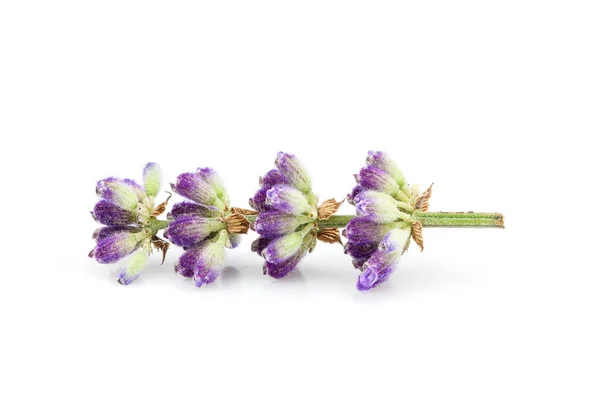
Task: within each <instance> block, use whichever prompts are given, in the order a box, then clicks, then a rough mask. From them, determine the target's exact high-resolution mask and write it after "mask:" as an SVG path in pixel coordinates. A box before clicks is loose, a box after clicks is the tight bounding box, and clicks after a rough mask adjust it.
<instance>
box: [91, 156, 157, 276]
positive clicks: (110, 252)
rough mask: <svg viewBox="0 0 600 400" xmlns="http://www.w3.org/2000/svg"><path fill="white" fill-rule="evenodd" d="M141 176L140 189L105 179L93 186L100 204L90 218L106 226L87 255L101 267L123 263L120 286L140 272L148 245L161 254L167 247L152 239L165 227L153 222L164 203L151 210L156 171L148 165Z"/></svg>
mask: <svg viewBox="0 0 600 400" xmlns="http://www.w3.org/2000/svg"><path fill="white" fill-rule="evenodd" d="M143 176H144V185H143V186H141V185H139V184H138V183H136V182H135V181H133V180H131V179H119V178H106V179H103V180H101V181H99V182H98V184H97V185H96V193H97V194H98V197H100V201H98V203H96V205H95V207H94V210H93V211H92V213H91V214H92V217H93V218H94V219H95V220H96V221H97V222H99V223H101V224H103V225H106V226H105V227H103V228H100V229H98V230H96V232H94V236H93V238H94V239H95V240H96V246H95V247H94V249H93V250H92V251H91V252H90V254H89V255H90V257H93V258H95V259H96V260H97V261H98V262H99V263H101V264H110V263H115V262H118V261H120V260H123V263H122V266H121V269H120V272H119V280H118V282H119V283H121V284H123V285H128V284H130V283H131V282H133V281H134V280H135V279H136V278H137V277H138V276H139V275H140V273H141V272H142V271H143V269H144V268H145V266H146V262H147V259H148V255H149V254H150V253H152V245H154V246H155V247H156V248H159V249H161V250H163V252H166V250H167V248H168V243H166V242H164V241H162V240H161V239H159V238H158V237H157V236H156V234H157V232H158V230H160V229H163V228H164V227H166V223H165V221H159V220H157V219H156V216H158V215H159V214H160V213H162V211H164V209H165V207H166V201H165V202H164V203H162V204H160V205H157V206H155V197H156V195H157V194H158V191H159V190H160V183H161V171H160V167H159V166H158V165H157V164H155V163H148V164H147V165H146V166H145V167H144V173H143ZM167 200H168V199H167ZM163 256H164V254H163Z"/></svg>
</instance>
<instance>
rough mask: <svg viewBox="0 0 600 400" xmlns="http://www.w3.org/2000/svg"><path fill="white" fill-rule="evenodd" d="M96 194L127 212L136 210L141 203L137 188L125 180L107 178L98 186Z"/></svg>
mask: <svg viewBox="0 0 600 400" xmlns="http://www.w3.org/2000/svg"><path fill="white" fill-rule="evenodd" d="M96 194H98V196H99V197H100V198H102V199H104V200H106V201H109V202H111V203H113V204H114V205H116V206H117V207H120V208H122V209H125V210H131V211H133V210H135V209H136V208H137V205H138V203H139V199H138V196H137V194H136V190H135V187H134V186H132V185H131V183H130V182H127V181H125V180H123V179H118V178H106V179H103V180H101V181H99V182H98V184H97V185H96Z"/></svg>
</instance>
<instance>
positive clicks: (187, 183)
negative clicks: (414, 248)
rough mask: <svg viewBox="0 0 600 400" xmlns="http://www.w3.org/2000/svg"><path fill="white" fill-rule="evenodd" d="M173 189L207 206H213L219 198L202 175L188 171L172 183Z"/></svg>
mask: <svg viewBox="0 0 600 400" xmlns="http://www.w3.org/2000/svg"><path fill="white" fill-rule="evenodd" d="M171 187H172V188H173V191H175V192H176V193H178V194H180V195H181V196H183V197H186V198H188V199H190V200H193V201H195V202H196V203H200V204H202V205H205V206H211V205H213V204H214V202H215V200H216V199H217V193H216V192H215V190H214V189H213V188H212V187H211V186H210V184H208V183H207V182H206V181H205V180H204V179H203V178H202V177H201V176H200V175H198V174H195V173H192V172H186V173H183V174H181V175H179V176H178V177H177V182H176V183H175V184H171Z"/></svg>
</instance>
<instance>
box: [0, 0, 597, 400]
mask: <svg viewBox="0 0 600 400" xmlns="http://www.w3.org/2000/svg"><path fill="white" fill-rule="evenodd" d="M599 20H600V13H599V10H598V4H597V2H594V1H588V2H585V1H523V0H519V1H503V2H482V1H460V0H459V1H451V2H449V1H427V2H419V1H417V2H397V1H391V2H381V1H372V2H357V1H340V2H334V1H323V0H321V1H303V2H295V3H293V2H285V1H272V2H264V1H259V2H256V1H253V2H250V1H244V2H230V1H226V2H225V1H220V2H189V3H185V2H157V1H140V2H132V1H124V0H119V1H103V2H84V1H53V2H50V1H40V2H33V1H2V2H1V3H0V133H1V136H2V145H1V146H2V155H1V157H0V163H1V164H2V177H3V182H2V185H1V187H2V194H1V196H0V202H1V203H2V204H1V206H2V210H3V211H4V213H3V219H2V221H3V224H2V230H1V232H2V233H1V235H2V241H1V242H2V245H3V246H2V249H1V251H2V261H3V262H2V270H1V271H2V272H1V276H0V310H1V315H0V318H1V322H0V324H1V326H2V327H1V328H0V338H1V340H0V368H1V370H2V371H1V375H0V381H1V384H0V398H3V399H21V398H48V397H56V398H64V399H71V398H74V399H91V398H98V399H120V398H127V399H134V398H143V399H154V398H157V399H178V400H179V399H185V398H206V399H213V398H236V399H240V398H242V399H243V398H257V399H258V398H260V399H267V398H276V399H287V398H302V399H311V398H329V399H334V398H340V399H349V398H369V399H378V398H400V397H401V396H402V397H403V398H408V399H419V398H432V399H442V398H463V399H466V398H473V399H475V398H476V399H482V398H483V399H487V398H503V399H506V398H528V399H529V398H543V397H545V398H548V397H556V398H565V399H566V398H576V399H586V398H589V399H597V398H598V397H599V396H600V384H599V381H598V377H599V375H600V366H599V357H600V345H599V340H600V328H599V327H598V320H599V307H598V305H599V304H600V279H599V278H600V271H599V269H598V268H599V265H600V263H599V262H598V256H597V247H598V233H597V232H598V230H597V225H598V224H599V223H600V221H599V220H598V217H597V216H596V214H595V213H596V212H597V209H598V204H599V203H598V200H599V196H598V171H599V170H600V168H599V165H598V161H597V157H598V155H597V153H598V145H597V144H595V142H592V140H593V139H595V138H597V136H598V134H599V133H600V130H599V128H600V124H599V113H598V112H599V110H600V108H599V106H600V95H599V93H600V78H599V76H600V56H599V49H600V47H599V45H600V40H599V39H600V28H599V26H600V25H599V23H598V21H599ZM370 149H381V150H386V151H388V152H389V153H390V154H392V155H393V156H394V158H395V159H396V160H397V162H398V164H399V165H400V166H401V167H402V168H403V170H404V172H405V174H406V176H407V177H408V179H409V180H410V182H414V183H420V184H422V185H423V186H426V185H428V184H429V183H431V182H435V185H434V195H433V198H432V201H431V209H432V210H443V211H454V210H464V211H467V210H473V211H501V212H503V213H504V214H505V217H506V229H505V230H435V229H430V230H426V231H425V232H424V236H425V251H424V252H423V253H419V251H418V250H417V248H416V247H414V246H413V247H411V250H410V251H409V252H408V253H407V254H406V255H405V257H403V260H402V263H401V265H400V267H399V269H398V270H397V271H396V272H395V273H394V275H393V276H392V278H391V280H390V281H389V282H387V283H386V284H385V285H382V286H381V287H379V288H377V289H376V290H373V291H371V292H367V293H359V292H358V291H356V289H355V281H356V277H357V272H356V271H355V270H354V269H353V268H352V265H351V263H350V258H349V257H348V256H346V255H344V254H343V253H342V251H341V247H339V246H334V245H326V244H319V245H318V246H317V249H316V250H315V252H314V253H313V254H311V255H310V256H309V257H307V258H305V259H304V261H303V262H302V263H301V265H300V267H299V268H298V271H297V272H295V273H293V274H292V275H291V276H289V277H287V278H286V279H284V280H281V281H274V280H272V279H271V278H269V277H264V276H262V274H261V265H262V261H261V259H260V258H259V257H258V256H256V255H255V254H253V253H251V252H250V251H249V245H250V242H251V241H252V240H253V239H254V237H255V234H251V235H250V237H248V238H247V239H245V241H244V243H243V244H242V245H241V246H240V247H239V248H238V249H237V250H235V251H230V252H228V257H229V258H228V260H227V262H228V265H230V266H231V268H228V269H227V271H226V273H225V274H224V276H223V277H222V279H220V280H219V281H218V282H217V283H215V284H214V285H212V286H211V287H204V288H201V289H197V288H196V287H194V285H193V284H192V283H191V282H190V281H186V280H185V279H183V278H181V277H180V276H178V275H176V274H174V273H173V271H172V265H173V262H174V261H175V260H176V259H177V257H178V256H179V255H180V254H181V249H178V248H175V247H173V248H172V251H171V252H170V253H169V255H168V257H167V261H166V263H165V265H163V266H160V265H159V257H158V256H155V257H153V258H152V261H151V265H149V267H148V269H147V271H146V273H145V274H144V275H143V276H142V277H141V278H140V279H139V280H138V281H136V282H135V283H134V284H132V285H130V286H129V287H122V286H120V285H118V284H117V283H116V272H115V271H116V266H106V265H99V264H96V263H95V262H94V261H93V260H90V259H88V258H87V253H88V251H89V250H90V249H91V248H92V247H93V241H92V240H91V234H92V231H93V230H94V229H95V228H96V227H97V225H96V224H95V223H94V221H93V220H92V219H91V218H90V216H89V211H90V210H91V209H92V207H93V205H94V203H95V201H96V198H95V195H94V186H95V182H96V181H97V180H98V179H101V178H104V177H107V176H111V175H117V176H121V177H131V178H135V179H139V178H140V177H141V169H142V167H143V165H144V164H145V163H146V162H148V161H156V162H158V163H160V164H161V165H162V167H163V169H164V174H165V178H166V180H167V182H169V181H171V182H172V181H173V180H174V178H175V177H176V176H177V175H178V174H179V173H181V172H185V171H191V170H194V169H195V168H196V167H199V166H212V167H214V168H216V169H217V170H218V171H219V172H220V173H221V175H222V176H223V178H224V179H225V180H226V182H227V185H228V188H229V191H230V194H231V197H232V200H233V203H234V204H235V205H239V206H246V205H247V203H246V201H247V198H248V197H250V196H251V195H252V194H253V192H254V191H255V189H256V187H257V178H258V176H259V175H261V174H263V173H264V172H266V171H267V170H268V169H270V168H271V166H272V162H273V160H274V159H275V155H276V153H277V151H279V150H285V151H288V152H292V153H295V154H296V155H297V156H298V157H299V158H300V159H301V160H303V161H304V163H305V164H306V166H307V168H308V169H309V171H310V173H311V175H312V178H313V182H314V190H315V192H316V193H318V194H320V195H321V198H322V199H325V198H329V197H333V196H334V197H337V198H338V199H339V198H343V197H344V196H345V195H346V193H347V192H348V191H349V190H350V189H351V188H352V186H353V183H354V182H353V178H352V174H353V173H355V172H356V171H358V169H359V168H360V167H361V165H362V164H363V163H364V158H365V156H366V152H367V150H370ZM175 200H176V199H175ZM342 211H343V212H344V213H352V212H353V210H352V207H351V206H349V205H347V204H346V205H344V208H343V210H342Z"/></svg>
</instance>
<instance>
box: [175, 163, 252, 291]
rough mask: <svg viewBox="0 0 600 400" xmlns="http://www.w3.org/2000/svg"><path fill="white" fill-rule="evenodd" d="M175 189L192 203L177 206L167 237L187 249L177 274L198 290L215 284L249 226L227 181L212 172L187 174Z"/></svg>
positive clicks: (199, 171) (203, 170)
mask: <svg viewBox="0 0 600 400" xmlns="http://www.w3.org/2000/svg"><path fill="white" fill-rule="evenodd" d="M171 187H172V189H173V191H174V192H176V193H178V194H180V195H181V196H183V197H185V198H187V199H189V200H191V201H183V202H180V203H177V204H175V205H174V206H173V209H172V210H171V212H170V213H169V215H168V218H169V219H170V220H171V221H172V222H171V223H170V224H169V228H168V229H167V231H166V233H165V237H167V238H168V239H169V240H170V241H171V242H173V243H174V244H175V245H177V246H181V247H183V248H184V249H185V253H183V255H182V256H181V257H180V258H179V261H178V263H177V264H176V265H175V271H176V272H177V273H179V274H180V275H182V276H184V277H187V278H193V280H194V283H195V284H196V286H198V287H200V286H202V285H205V284H209V283H212V282H213V281H214V280H215V279H216V278H217V277H218V276H219V274H220V271H221V269H222V267H223V261H224V258H225V248H226V247H227V248H233V247H236V246H237V245H238V243H239V241H240V235H239V234H241V233H246V232H247V231H248V226H249V222H248V221H247V220H246V219H245V218H244V217H243V215H241V214H240V213H239V212H238V210H236V209H231V208H230V206H229V197H228V195H227V192H226V191H225V186H224V185H223V181H222V180H221V179H220V178H219V176H218V175H217V173H216V172H215V171H214V170H213V169H211V168H199V169H198V170H197V171H196V172H186V173H183V174H181V175H179V176H178V177H177V181H176V182H175V183H174V184H171Z"/></svg>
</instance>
